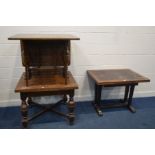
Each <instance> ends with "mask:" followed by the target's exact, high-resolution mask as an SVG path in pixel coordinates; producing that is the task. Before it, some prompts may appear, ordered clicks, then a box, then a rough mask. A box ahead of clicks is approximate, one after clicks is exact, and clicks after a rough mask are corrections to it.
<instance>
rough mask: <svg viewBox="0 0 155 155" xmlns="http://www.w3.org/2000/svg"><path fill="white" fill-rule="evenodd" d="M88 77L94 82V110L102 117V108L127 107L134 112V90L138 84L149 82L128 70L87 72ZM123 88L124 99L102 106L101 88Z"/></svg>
mask: <svg viewBox="0 0 155 155" xmlns="http://www.w3.org/2000/svg"><path fill="white" fill-rule="evenodd" d="M88 75H89V76H90V77H91V78H92V79H93V80H94V81H95V100H94V102H93V105H94V108H95V110H96V112H97V114H98V115H99V116H102V115H103V112H102V110H101V109H102V108H113V107H127V108H129V110H130V111H131V112H136V110H135V108H134V107H133V106H132V105H131V104H132V98H133V94H134V88H135V86H136V85H138V83H140V82H150V80H149V79H148V78H146V77H144V76H142V75H140V74H138V73H136V72H134V71H132V70H130V69H108V70H88ZM114 86H125V94H124V99H123V100H121V102H120V103H118V104H116V103H115V104H114V103H112V104H102V105H101V91H102V87H114Z"/></svg>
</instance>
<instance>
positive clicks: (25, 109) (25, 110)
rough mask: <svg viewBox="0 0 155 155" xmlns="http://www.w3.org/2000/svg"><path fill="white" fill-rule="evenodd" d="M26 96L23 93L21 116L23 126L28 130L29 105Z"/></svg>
mask: <svg viewBox="0 0 155 155" xmlns="http://www.w3.org/2000/svg"><path fill="white" fill-rule="evenodd" d="M26 98H27V97H26V96H25V95H24V94H22V93H21V101H22V102H21V114H22V125H23V127H24V128H27V125H28V105H27V103H26Z"/></svg>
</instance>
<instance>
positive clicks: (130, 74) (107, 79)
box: [87, 69, 150, 85]
mask: <svg viewBox="0 0 155 155" xmlns="http://www.w3.org/2000/svg"><path fill="white" fill-rule="evenodd" d="M87 72H88V75H89V76H90V77H91V78H92V79H93V80H95V82H96V83H97V84H98V85H113V84H131V83H139V82H150V80H149V79H148V78H146V77H144V76H142V75H140V74H138V73H136V72H134V71H132V70H130V69H107V70H88V71H87Z"/></svg>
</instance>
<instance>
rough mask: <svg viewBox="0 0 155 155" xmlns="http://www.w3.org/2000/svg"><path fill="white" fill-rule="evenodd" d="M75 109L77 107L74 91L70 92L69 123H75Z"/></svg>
mask: <svg viewBox="0 0 155 155" xmlns="http://www.w3.org/2000/svg"><path fill="white" fill-rule="evenodd" d="M74 109H75V102H74V92H73V93H71V94H69V102H68V110H69V113H68V118H69V124H70V125H73V124H74V120H75V114H74Z"/></svg>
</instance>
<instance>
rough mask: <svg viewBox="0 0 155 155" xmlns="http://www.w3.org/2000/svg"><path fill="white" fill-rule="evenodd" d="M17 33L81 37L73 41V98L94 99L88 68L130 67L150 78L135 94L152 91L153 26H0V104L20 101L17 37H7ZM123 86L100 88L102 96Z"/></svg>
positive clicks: (119, 91)
mask: <svg viewBox="0 0 155 155" xmlns="http://www.w3.org/2000/svg"><path fill="white" fill-rule="evenodd" d="M17 33H69V34H75V35H77V36H79V37H80V38H81V40H80V41H72V63H71V66H70V70H71V71H72V73H73V75H74V77H75V79H76V81H77V82H78V84H79V89H78V90H77V91H76V100H91V99H93V95H94V94H93V90H92V88H93V84H92V82H91V80H90V79H88V78H87V74H86V70H88V69H101V68H102V69H106V68H131V69H133V70H135V71H137V72H139V73H141V74H143V75H145V76H147V77H149V78H150V79H151V83H144V84H140V85H139V86H138V87H137V88H136V90H135V95H134V96H135V97H142V96H154V95H155V71H154V70H155V69H154V67H155V61H154V60H155V27H0V88H1V89H0V106H8V105H19V103H20V101H19V94H15V93H14V88H15V86H16V83H17V81H18V79H19V77H20V75H21V73H22V72H23V67H22V65H21V58H20V46H19V41H9V40H7V38H8V37H10V36H11V35H14V34H17ZM123 90H124V89H123V88H111V89H107V90H105V91H104V92H103V97H104V98H118V97H121V96H122V93H123Z"/></svg>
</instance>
